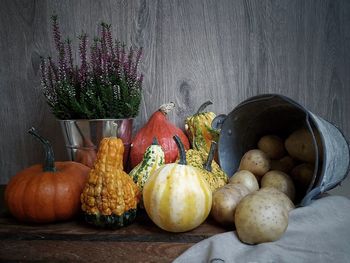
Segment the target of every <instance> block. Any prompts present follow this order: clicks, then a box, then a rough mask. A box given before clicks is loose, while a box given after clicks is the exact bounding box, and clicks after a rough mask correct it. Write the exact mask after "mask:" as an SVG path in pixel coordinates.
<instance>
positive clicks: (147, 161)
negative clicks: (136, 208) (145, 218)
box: [129, 138, 165, 207]
mask: <svg viewBox="0 0 350 263" xmlns="http://www.w3.org/2000/svg"><path fill="white" fill-rule="evenodd" d="M164 163H165V155H164V151H163V149H162V147H161V146H160V145H159V144H158V140H157V138H153V142H152V144H151V145H150V146H148V148H147V149H146V151H145V153H144V155H143V159H142V161H141V162H140V163H139V164H138V165H136V166H135V167H134V168H133V169H132V170H131V171H130V173H129V176H130V177H131V178H132V179H133V180H134V182H135V183H136V185H137V186H138V188H139V190H140V193H141V196H142V191H143V186H144V185H145V183H146V181H147V180H148V178H149V176H150V175H151V174H152V173H153V172H154V171H155V170H157V169H158V168H159V167H161V166H162V165H163V164H164ZM140 207H143V204H142V200H141V202H140Z"/></svg>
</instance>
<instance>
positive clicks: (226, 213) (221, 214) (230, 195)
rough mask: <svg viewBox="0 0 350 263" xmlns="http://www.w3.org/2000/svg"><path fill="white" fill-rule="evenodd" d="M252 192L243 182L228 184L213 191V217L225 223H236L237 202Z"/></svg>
mask: <svg viewBox="0 0 350 263" xmlns="http://www.w3.org/2000/svg"><path fill="white" fill-rule="evenodd" d="M249 193H250V192H249V190H248V188H247V187H245V186H244V185H243V184H227V185H224V186H222V187H220V188H219V189H217V190H216V191H215V192H214V193H213V201H212V208H211V215H212V217H213V218H214V219H215V220H216V221H217V222H219V223H221V224H223V225H232V224H234V219H235V217H234V215H235V211H236V206H237V204H238V203H239V202H240V201H241V199H242V198H243V197H245V196H246V195H248V194H249Z"/></svg>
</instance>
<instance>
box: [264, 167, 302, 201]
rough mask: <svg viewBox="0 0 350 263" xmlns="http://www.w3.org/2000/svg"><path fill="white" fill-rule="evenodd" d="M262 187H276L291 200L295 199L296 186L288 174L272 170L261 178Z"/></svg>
mask: <svg viewBox="0 0 350 263" xmlns="http://www.w3.org/2000/svg"><path fill="white" fill-rule="evenodd" d="M260 183H261V188H264V187H274V188H276V189H277V190H279V191H281V192H282V193H284V194H286V195H287V196H288V197H289V198H290V200H292V201H293V200H294V197H295V186H294V183H293V181H292V179H291V178H290V177H289V175H288V174H286V173H284V172H281V171H277V170H272V171H269V172H267V173H266V174H265V175H264V176H263V177H262V179H261V182H260Z"/></svg>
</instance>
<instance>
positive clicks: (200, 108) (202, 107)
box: [196, 100, 213, 114]
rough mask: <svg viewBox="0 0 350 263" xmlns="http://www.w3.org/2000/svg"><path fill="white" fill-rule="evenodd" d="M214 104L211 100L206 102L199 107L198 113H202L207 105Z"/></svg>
mask: <svg viewBox="0 0 350 263" xmlns="http://www.w3.org/2000/svg"><path fill="white" fill-rule="evenodd" d="M211 104H213V103H212V102H211V101H210V100H208V101H206V102H204V103H203V104H202V105H201V106H200V107H199V109H198V110H197V112H196V114H199V113H201V112H202V111H203V110H204V109H205V108H206V107H208V106H209V105H211Z"/></svg>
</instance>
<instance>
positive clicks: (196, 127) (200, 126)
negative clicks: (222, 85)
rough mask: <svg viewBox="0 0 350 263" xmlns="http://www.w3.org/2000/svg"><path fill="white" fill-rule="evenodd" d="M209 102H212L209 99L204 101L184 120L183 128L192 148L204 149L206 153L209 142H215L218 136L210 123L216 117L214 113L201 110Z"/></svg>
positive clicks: (208, 148) (209, 103)
mask: <svg viewBox="0 0 350 263" xmlns="http://www.w3.org/2000/svg"><path fill="white" fill-rule="evenodd" d="M211 104H213V103H212V102H211V101H206V102H204V103H203V104H202V105H201V106H200V107H199V109H198V110H197V112H196V113H195V114H194V115H192V116H189V117H187V118H186V120H185V130H186V134H187V136H188V138H189V140H190V143H191V146H192V148H193V149H195V150H204V151H206V152H207V153H208V152H209V150H210V145H211V142H212V141H215V142H217V141H218V138H219V132H218V131H217V130H215V129H213V128H212V127H211V123H212V121H213V119H214V118H215V117H216V115H215V113H214V112H208V111H206V112H203V111H204V109H205V108H206V107H207V106H208V105H211Z"/></svg>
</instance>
